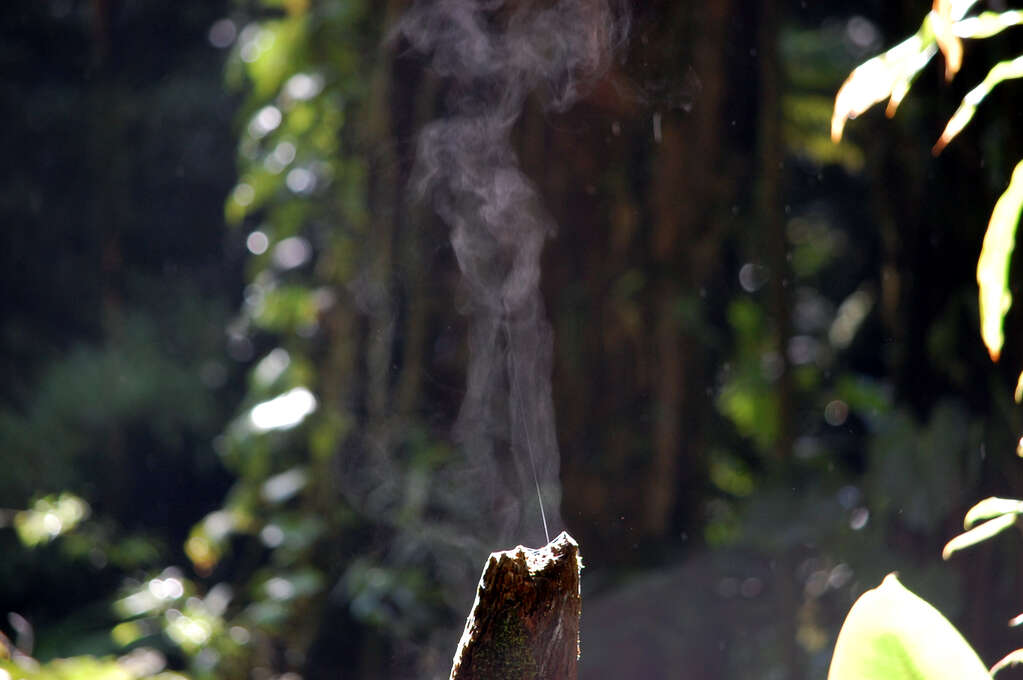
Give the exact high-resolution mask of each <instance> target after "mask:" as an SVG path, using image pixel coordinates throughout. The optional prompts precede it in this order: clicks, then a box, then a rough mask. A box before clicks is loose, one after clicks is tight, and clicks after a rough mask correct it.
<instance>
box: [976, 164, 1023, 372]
mask: <svg viewBox="0 0 1023 680" xmlns="http://www.w3.org/2000/svg"><path fill="white" fill-rule="evenodd" d="M1020 208H1023V161H1020V162H1019V163H1017V164H1016V168H1015V169H1014V170H1013V171H1012V179H1011V180H1010V181H1009V187H1008V188H1007V189H1006V190H1005V193H1003V194H1002V195H1001V197H999V199H998V202H997V203H995V209H994V211H992V213H991V221H990V222H988V227H987V233H986V234H984V246H983V247H982V248H981V251H980V258H979V259H978V260H977V284H978V285H979V286H980V335H981V338H982V339H983V340H984V345H985V346H987V351H988V353H989V354H990V355H991V359H992V360H993V361H998V357H999V356H1000V355H1001V353H1002V343H1003V342H1004V336H1003V335H1002V321H1003V319H1004V318H1005V313H1006V312H1008V311H1009V307H1010V306H1011V305H1012V294H1011V293H1010V292H1009V260H1010V259H1011V257H1012V249H1013V248H1014V247H1015V245H1016V225H1017V223H1018V222H1019V213H1020Z"/></svg>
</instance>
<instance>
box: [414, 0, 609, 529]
mask: <svg viewBox="0 0 1023 680" xmlns="http://www.w3.org/2000/svg"><path fill="white" fill-rule="evenodd" d="M626 30H627V18H626V13H625V12H624V10H620V9H616V8H612V7H611V6H610V5H609V0H548V1H547V2H536V1H532V0H520V1H515V0H509V1H505V0H435V1H433V2H426V1H424V2H419V3H417V4H415V5H414V6H413V7H412V9H411V10H410V11H409V12H408V14H407V15H406V16H405V17H404V19H403V20H402V22H401V24H400V25H399V27H398V31H399V32H400V33H401V34H402V35H403V36H404V37H405V38H406V39H407V40H408V41H409V43H410V44H411V45H412V47H413V48H414V49H416V50H417V51H419V52H421V53H423V54H425V55H427V56H428V59H429V63H430V66H431V68H432V69H433V70H434V71H435V72H436V73H437V74H438V75H439V76H441V77H443V78H446V79H449V81H450V84H451V95H450V99H449V102H448V107H449V111H448V115H446V116H445V117H444V118H442V119H440V120H437V121H435V122H433V123H431V124H429V125H428V126H427V127H426V128H425V129H423V131H422V133H421V136H420V138H419V148H418V159H417V163H418V173H417V184H418V188H419V189H420V191H421V192H422V194H423V195H424V196H428V197H429V198H430V199H431V200H432V202H433V205H434V207H435V209H436V211H437V212H438V214H439V215H440V217H441V218H442V219H443V220H444V221H445V222H446V223H447V224H448V226H449V227H450V230H451V244H452V247H453V249H454V253H455V256H456V258H457V260H458V265H459V267H460V268H461V271H462V274H463V281H464V286H465V289H466V296H465V298H466V300H467V304H466V309H464V310H463V311H464V313H466V314H467V315H468V317H469V366H468V369H467V378H466V383H467V384H466V394H465V397H464V400H463V402H462V406H461V410H460V413H459V417H458V421H457V424H456V428H455V436H456V439H457V440H458V442H459V444H460V445H461V447H462V450H463V452H464V454H465V456H466V459H467V465H468V467H467V468H466V470H467V472H466V473H465V475H464V478H463V481H464V483H465V484H466V485H467V486H471V487H473V488H471V489H470V488H466V489H465V491H466V492H467V493H474V494H478V496H479V498H480V499H481V502H482V503H489V508H490V511H489V512H482V513H481V521H483V522H487V523H488V524H489V527H488V534H489V536H490V537H491V538H492V540H494V541H496V544H494V545H493V548H492V549H497V548H500V547H502V546H503V545H504V544H505V543H508V544H513V543H512V542H523V543H526V544H530V545H540V544H542V543H543V542H544V541H545V526H544V525H545V524H546V529H549V532H550V535H551V536H553V535H554V534H555V533H557V532H558V531H560V530H561V529H562V523H561V518H560V511H559V508H560V503H561V490H560V481H559V455H558V444H557V436H556V430H555V424H554V408H553V403H552V399H551V382H550V374H551V361H552V347H553V336H552V332H551V327H550V324H549V323H548V322H547V320H546V315H545V312H544V305H543V300H542V297H541V294H540V258H541V254H542V251H543V246H544V241H545V240H546V239H547V238H548V237H549V236H551V235H552V234H553V233H554V229H555V225H554V223H553V220H552V219H551V217H550V216H549V215H548V213H547V212H546V211H545V210H544V208H543V206H542V205H541V201H540V199H539V196H538V193H537V190H536V188H535V187H534V185H533V184H532V183H531V182H530V181H529V179H528V178H527V177H526V176H525V175H524V174H523V173H522V171H521V170H520V168H519V165H518V161H517V158H516V155H515V151H514V149H513V147H512V144H511V138H510V135H511V131H512V127H513V126H514V124H515V122H516V120H517V119H518V118H519V116H520V114H521V111H522V107H523V104H524V101H525V99H526V97H527V96H528V95H530V94H531V93H533V92H536V93H537V95H538V96H539V99H540V100H541V101H542V103H543V105H544V106H545V107H546V108H548V109H550V110H554V111H564V110H565V109H567V108H568V107H570V106H571V105H572V103H573V102H575V101H576V100H577V99H578V98H579V97H580V96H581V95H583V94H585V92H586V90H587V88H588V87H589V86H590V85H592V84H593V83H594V82H595V80H596V79H597V78H598V77H599V76H601V75H602V74H603V73H604V72H605V70H606V69H607V67H608V65H609V62H610V60H611V59H612V57H613V56H614V54H615V52H616V50H617V48H618V47H620V46H621V45H622V44H623V43H624V38H625V34H626ZM537 495H539V496H540V497H541V498H542V508H543V511H544V512H545V513H546V518H545V519H546V522H544V518H543V517H542V516H541V505H540V504H538V503H537Z"/></svg>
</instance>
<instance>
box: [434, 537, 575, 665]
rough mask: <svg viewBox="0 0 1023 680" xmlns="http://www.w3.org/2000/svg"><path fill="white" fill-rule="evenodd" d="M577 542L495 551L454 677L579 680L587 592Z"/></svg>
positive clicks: (565, 540)
mask: <svg viewBox="0 0 1023 680" xmlns="http://www.w3.org/2000/svg"><path fill="white" fill-rule="evenodd" d="M581 569H582V560H581V559H580V557H579V545H578V544H577V543H576V542H575V539H573V538H572V537H571V536H569V535H568V533H566V532H564V531H563V532H561V534H559V535H558V536H557V537H556V538H555V539H554V540H553V541H551V542H550V543H548V544H547V545H545V546H544V547H542V548H537V549H531V548H526V547H524V546H521V545H520V546H518V547H516V548H512V549H511V550H505V551H503V552H495V553H491V554H490V557H489V558H488V559H487V564H486V566H485V567H484V570H483V576H482V577H480V584H479V588H477V590H476V602H475V603H473V606H472V611H471V612H470V614H469V618H468V619H467V620H466V622H465V632H464V633H462V639H461V640H460V641H459V643H458V649H457V651H456V652H455V658H454V665H453V666H452V668H451V677H450V680H576V678H577V677H578V662H579V614H580V610H581V606H582V598H581V596H580V592H579V572H580V570H581Z"/></svg>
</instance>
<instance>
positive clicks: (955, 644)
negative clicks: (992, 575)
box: [828, 574, 991, 680]
mask: <svg viewBox="0 0 1023 680" xmlns="http://www.w3.org/2000/svg"><path fill="white" fill-rule="evenodd" d="M990 677H991V676H990V674H988V671H987V668H985V667H984V664H983V663H982V662H981V660H980V658H979V657H978V656H977V653H976V652H975V651H974V650H973V648H972V647H970V645H969V644H968V643H967V642H966V640H964V639H963V636H962V635H960V634H959V631H958V630H956V629H955V626H953V625H952V624H951V623H949V621H948V619H946V618H945V617H944V616H942V615H941V613H940V612H939V611H938V610H937V609H935V608H934V607H932V606H931V605H930V604H928V603H927V602H926V601H924V600H923V599H921V598H920V597H918V596H916V595H914V594H913V593H911V592H910V591H909V590H907V589H906V588H905V587H904V586H903V585H902V584H901V583H899V580H898V579H897V578H896V577H895V575H894V574H889V575H888V576H886V577H885V579H884V581H883V582H882V583H881V585H880V586H878V587H877V588H875V589H873V590H868V591H867V592H866V593H864V594H863V595H861V596H860V598H859V599H858V600H856V603H855V604H853V607H852V609H851V610H850V611H849V615H848V616H847V617H846V619H845V623H844V624H842V630H841V631H840V632H839V634H838V642H837V643H836V644H835V654H834V656H833V657H832V659H831V668H830V669H829V670H828V680H989V679H990Z"/></svg>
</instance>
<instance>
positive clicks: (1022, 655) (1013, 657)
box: [991, 649, 1023, 675]
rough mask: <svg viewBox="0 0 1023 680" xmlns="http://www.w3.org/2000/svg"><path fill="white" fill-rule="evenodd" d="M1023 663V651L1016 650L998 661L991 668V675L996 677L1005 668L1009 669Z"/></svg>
mask: <svg viewBox="0 0 1023 680" xmlns="http://www.w3.org/2000/svg"><path fill="white" fill-rule="evenodd" d="M1021 663H1023V649H1017V650H1014V651H1012V652H1009V653H1008V654H1006V655H1005V656H1004V657H1002V658H1001V659H1000V660H999V661H998V663H996V664H995V665H994V666H992V667H991V675H994V674H995V673H997V672H998V671H1000V670H1002V669H1003V668H1007V667H1008V666H1017V665H1019V664H1021Z"/></svg>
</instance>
